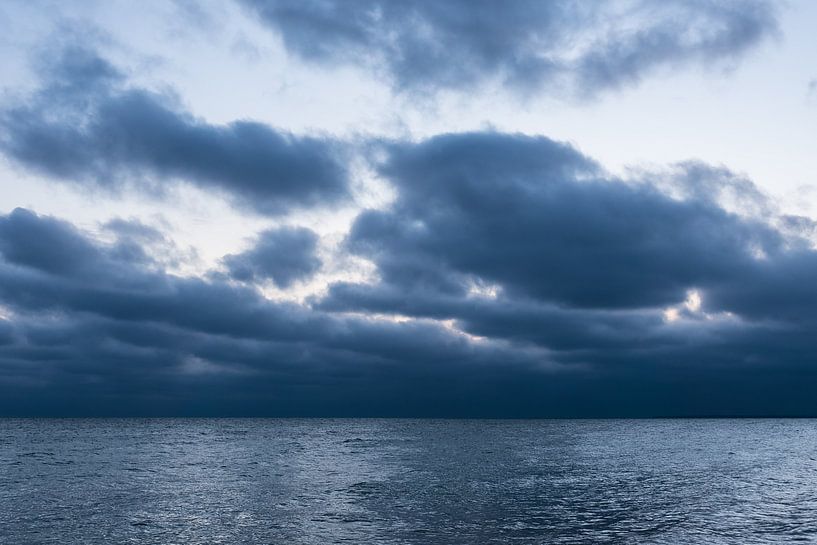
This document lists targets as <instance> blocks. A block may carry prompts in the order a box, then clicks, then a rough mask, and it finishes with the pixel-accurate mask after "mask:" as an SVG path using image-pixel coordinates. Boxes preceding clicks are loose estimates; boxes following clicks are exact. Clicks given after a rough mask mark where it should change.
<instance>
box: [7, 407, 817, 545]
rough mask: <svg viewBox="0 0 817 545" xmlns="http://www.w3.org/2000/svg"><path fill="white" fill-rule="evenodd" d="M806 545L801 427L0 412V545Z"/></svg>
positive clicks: (815, 455)
mask: <svg viewBox="0 0 817 545" xmlns="http://www.w3.org/2000/svg"><path fill="white" fill-rule="evenodd" d="M794 542H817V421H812V420H647V421H633V420H611V421H446V420H209V419H202V420H174V419H166V420H165V419H162V420H2V419H0V543H3V544H14V545H22V544H27V543H60V544H74V543H105V544H116V543H157V544H158V543H161V544H171V543H179V544H197V543H229V544H233V543H259V544H260V543H276V544H277V543H280V544H290V543H292V544H297V543H309V544H324V543H361V544H366V543H378V544H381V543H383V544H386V543H418V544H434V543H463V544H479V543H672V544H677V543H696V544H697V543H740V544H748V543H794Z"/></svg>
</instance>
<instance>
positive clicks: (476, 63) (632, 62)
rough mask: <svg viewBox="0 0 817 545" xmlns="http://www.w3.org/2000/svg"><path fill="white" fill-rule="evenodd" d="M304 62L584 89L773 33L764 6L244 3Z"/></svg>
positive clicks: (622, 81) (412, 83) (737, 52)
mask: <svg viewBox="0 0 817 545" xmlns="http://www.w3.org/2000/svg"><path fill="white" fill-rule="evenodd" d="M241 3H242V4H243V5H244V6H245V7H246V8H247V9H248V11H250V12H251V13H253V14H254V15H256V16H257V17H258V18H259V19H260V20H261V21H262V22H263V23H264V24H266V25H268V26H269V27H270V28H272V29H274V30H275V31H276V32H277V33H279V34H280V35H281V38H282V39H283V43H284V45H285V47H286V48H287V49H288V50H289V51H291V52H292V53H294V54H296V55H298V56H300V57H301V58H303V59H306V60H309V61H316V62H322V63H327V64H329V63H333V64H334V63H338V62H340V63H349V64H355V65H362V66H366V67H372V68H374V69H375V70H377V71H382V72H384V73H385V75H386V76H387V77H388V78H389V79H390V81H391V83H392V85H393V86H394V88H396V89H398V90H400V91H434V90H438V89H455V90H457V89H468V88H471V87H473V86H474V85H475V84H480V83H482V82H484V81H486V80H491V79H494V78H499V80H501V81H502V82H503V83H505V84H506V85H508V86H510V87H512V88H516V89H521V90H525V91H533V90H540V91H544V92H548V93H562V92H567V93H575V94H577V95H579V96H592V95H595V94H597V93H599V92H602V91H604V90H607V89H611V88H618V87H621V86H623V85H626V84H629V83H633V82H637V81H638V80H640V79H641V78H642V77H643V76H645V75H647V74H649V73H650V72H652V71H654V70H656V69H658V68H662V67H668V66H678V65H685V64H692V63H699V64H704V65H706V64H708V63H711V62H718V61H730V60H733V59H735V58H737V57H739V56H741V55H742V54H744V53H745V52H746V51H748V50H749V49H751V48H752V47H753V46H755V45H757V44H758V43H759V42H761V41H762V40H763V39H765V38H767V37H768V36H769V35H771V34H773V33H774V32H775V31H776V29H777V17H776V8H777V6H776V5H775V4H773V3H771V2H767V1H762V0H759V1H755V0H747V1H725V2H724V1H720V2H717V1H713V0H704V1H698V2H684V1H654V0H640V1H637V2H634V3H628V4H623V3H613V2H585V1H575V0H572V1H566V2H540V1H529V0H514V1H511V2H494V1H491V0H484V1H483V0H479V1H476V0H456V1H447V2H437V1H433V0H428V1H426V0H420V1H414V2H397V1H391V0H365V1H357V2H342V1H337V0H318V1H315V0H308V1H301V0H241Z"/></svg>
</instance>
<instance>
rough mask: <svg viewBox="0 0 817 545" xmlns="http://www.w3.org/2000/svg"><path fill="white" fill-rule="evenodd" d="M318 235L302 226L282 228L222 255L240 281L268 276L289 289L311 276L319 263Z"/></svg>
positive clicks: (233, 274) (268, 232)
mask: <svg viewBox="0 0 817 545" xmlns="http://www.w3.org/2000/svg"><path fill="white" fill-rule="evenodd" d="M317 244H318V236H317V235H316V234H315V233H314V232H313V231H311V230H309V229H305V228H303V227H281V228H278V229H269V230H267V231H264V232H262V233H261V234H260V235H259V236H258V239H257V240H256V242H255V246H254V247H253V248H251V249H249V250H247V251H246V252H243V253H240V254H233V255H228V256H226V257H225V258H224V263H225V265H227V269H228V270H229V274H230V276H232V277H233V278H234V279H236V280H240V281H243V282H253V281H259V280H265V279H270V280H272V281H273V282H275V284H277V285H278V287H281V288H288V287H289V286H290V285H292V283H293V282H295V281H297V280H304V279H307V278H309V277H310V276H312V275H313V274H314V273H315V272H316V271H317V270H318V269H319V268H320V266H321V260H320V259H319V258H318V257H317V255H316V253H315V252H316V249H317Z"/></svg>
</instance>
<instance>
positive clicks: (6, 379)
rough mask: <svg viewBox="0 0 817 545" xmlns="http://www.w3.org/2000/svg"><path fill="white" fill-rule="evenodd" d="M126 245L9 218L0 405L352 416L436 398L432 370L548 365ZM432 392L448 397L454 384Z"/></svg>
mask: <svg viewBox="0 0 817 545" xmlns="http://www.w3.org/2000/svg"><path fill="white" fill-rule="evenodd" d="M34 240H37V241H39V242H38V243H37V244H31V242H32V241H34ZM118 245H119V242H115V243H112V244H106V243H102V242H99V241H97V240H94V239H93V238H91V237H89V236H88V235H87V234H86V233H84V232H82V231H80V230H78V229H77V228H76V227H74V226H72V225H71V224H69V223H67V222H64V221H62V220H59V219H56V218H52V217H48V216H39V215H37V214H35V213H33V212H31V211H28V210H24V209H17V210H15V211H13V212H12V213H10V214H8V215H6V216H3V217H2V218H0V255H1V256H2V258H1V259H0V301H2V305H3V308H4V309H7V310H8V314H9V316H10V317H8V318H3V320H2V322H0V326H2V327H0V393H2V395H0V398H2V401H0V413H2V414H19V413H20V412H23V413H29V414H155V412H156V411H159V412H160V413H161V412H162V411H168V413H170V414H180V413H183V414H219V413H221V414H223V411H236V412H238V413H240V414H253V413H256V414H332V413H336V414H343V411H348V410H349V406H354V404H355V403H357V402H360V403H362V405H361V407H365V406H366V400H369V401H371V403H372V405H371V406H370V408H371V410H375V411H383V412H384V413H391V414H401V411H404V412H403V413H402V414H407V413H406V412H405V411H409V412H410V411H411V410H413V409H412V407H413V408H416V407H418V405H417V402H409V403H408V406H406V407H404V408H402V409H401V403H403V402H400V403H398V404H397V405H395V404H394V403H393V400H394V399H403V400H404V401H405V400H407V399H411V398H417V399H419V398H421V397H423V396H424V395H427V393H428V390H427V389H423V390H417V391H415V388H416V387H417V386H418V385H420V384H422V382H423V381H424V380H426V378H427V377H428V376H434V377H437V378H438V379H439V380H440V381H442V382H445V383H450V382H451V381H455V380H456V379H457V376H459V375H460V374H461V373H463V372H464V370H465V369H471V373H472V374H473V375H474V376H482V377H486V376H490V375H491V374H492V373H494V372H496V369H495V366H496V362H502V365H503V366H506V367H515V368H516V369H518V370H519V371H520V372H532V369H534V368H536V367H541V366H542V365H543V362H542V360H541V357H542V354H536V353H535V351H533V350H518V349H512V348H510V347H509V346H507V345H506V344H505V343H501V342H499V343H490V342H487V343H473V342H471V341H469V340H468V339H466V338H465V337H463V336H462V335H460V334H457V333H455V332H451V331H450V330H448V329H447V328H445V327H443V326H441V325H440V324H435V323H433V322H430V321H423V320H418V321H411V322H409V323H405V322H404V323H397V322H394V321H390V320H373V319H369V318H367V317H349V316H342V315H338V316H336V315H333V314H330V313H326V312H322V311H314V310H311V309H309V308H307V307H303V306H300V305H295V304H290V303H281V302H275V301H270V300H267V299H265V298H264V297H262V296H261V295H260V294H259V292H257V291H256V290H255V289H253V288H252V287H250V286H238V285H232V284H229V283H226V282H224V281H222V280H220V279H219V278H218V277H212V278H210V279H197V278H185V277H179V276H175V275H172V274H169V273H166V272H163V271H161V270H156V269H155V268H153V267H150V266H148V264H146V263H144V262H143V261H142V260H132V259H129V258H127V255H126V254H123V252H120V251H118ZM417 339H423V342H422V343H418V342H417ZM526 369H528V370H529V371H525V370H526ZM480 380H485V379H484V378H483V379H480ZM477 386H479V381H477V383H476V384H475V387H477ZM438 388H442V386H439V387H434V388H433V390H437V389H438ZM432 398H434V399H435V401H434V402H435V403H437V404H438V405H439V404H440V403H442V404H443V405H444V404H445V397H444V396H443V395H442V390H440V391H439V392H438V393H435V394H433V395H432ZM32 403H33V404H32ZM350 403H351V405H350ZM344 407H345V408H344ZM357 410H359V409H357ZM337 411H340V412H337Z"/></svg>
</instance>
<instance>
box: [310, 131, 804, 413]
mask: <svg viewBox="0 0 817 545" xmlns="http://www.w3.org/2000/svg"><path fill="white" fill-rule="evenodd" d="M383 151H384V153H385V156H386V158H385V160H384V161H383V162H382V163H381V164H380V165H379V167H378V168H379V172H380V174H381V175H382V176H384V177H385V178H386V179H388V180H389V181H390V182H391V183H392V184H393V185H394V186H395V188H396V190H397V195H398V196H397V200H396V201H395V202H394V203H393V205H392V206H391V207H389V208H388V209H386V210H369V211H365V212H364V213H362V214H361V215H360V216H359V217H358V219H357V220H356V222H355V224H354V225H353V227H352V230H351V232H350V234H349V236H348V238H347V241H346V243H345V244H346V246H347V248H348V249H349V251H351V252H354V253H356V254H357V255H359V256H361V257H365V258H368V259H370V260H372V261H373V262H374V263H375V264H376V265H377V268H378V274H379V278H380V279H379V281H377V282H375V283H374V284H355V283H348V282H340V283H335V284H333V285H332V286H330V288H329V290H328V293H327V295H326V296H325V297H322V298H316V299H315V300H314V301H313V302H314V305H315V306H316V308H319V309H322V310H326V311H331V312H357V313H376V314H379V315H384V314H385V315H389V314H397V315H402V316H410V317H416V318H430V319H434V320H438V321H441V322H448V323H451V324H452V326H453V327H454V328H456V329H459V330H461V331H463V332H464V333H466V334H467V335H471V336H473V337H475V338H484V339H491V340H494V341H496V340H505V341H508V342H511V343H512V344H513V345H514V346H535V347H537V348H539V349H545V350H547V351H548V354H549V358H550V359H552V360H553V361H555V362H559V363H561V364H564V365H574V366H589V367H590V368H592V369H593V372H592V373H591V375H592V376H594V377H596V378H597V379H599V380H602V379H601V377H606V378H605V379H603V380H604V381H606V380H612V381H618V380H633V381H636V382H639V383H641V384H646V383H651V384H652V381H657V382H658V383H664V381H677V382H678V383H679V384H682V383H685V384H688V385H689V384H692V383H695V384H699V385H700V384H703V383H705V382H706V381H707V380H712V381H714V382H712V383H709V384H707V386H706V388H710V387H712V388H715V386H713V385H714V384H720V385H721V387H726V386H724V384H725V381H728V380H730V379H729V377H730V373H750V374H754V373H757V374H759V375H762V376H764V377H766V379H770V377H775V378H773V379H770V380H779V379H780V377H778V376H777V374H778V373H782V374H786V373H792V374H793V375H798V374H799V373H807V374H810V373H812V372H813V369H812V367H811V364H810V363H809V361H810V360H811V358H813V355H814V351H815V348H817V346H815V345H814V343H813V341H812V340H811V339H812V337H813V331H814V326H815V319H816V318H817V313H815V312H814V310H813V309H814V308H817V307H815V303H817V289H815V288H814V287H813V285H812V284H813V283H811V282H809V281H807V278H808V277H810V276H812V275H814V274H817V251H815V250H814V249H813V247H812V246H811V244H810V243H809V242H808V240H807V239H805V238H802V237H801V236H800V234H799V232H798V230H796V229H794V230H792V229H788V228H787V229H786V230H785V231H781V230H778V228H776V227H775V225H777V224H782V225H786V224H787V223H790V222H787V220H786V218H785V217H782V218H777V217H776V216H774V215H773V207H772V206H771V205H770V204H769V203H768V202H763V196H762V194H761V193H760V192H759V191H758V190H757V189H756V188H755V187H754V186H753V185H752V184H751V182H750V181H748V180H746V179H745V178H743V177H740V176H737V175H734V174H732V173H730V172H729V171H727V170H725V169H723V168H708V167H706V166H705V165H702V164H700V163H685V164H681V165H678V166H676V168H675V169H674V170H673V172H672V184H670V185H668V184H667V183H666V180H656V181H655V183H650V181H649V180H647V179H644V178H639V179H637V180H621V179H617V178H615V177H612V176H610V175H609V174H606V173H605V172H604V171H603V170H602V169H601V168H600V167H599V166H598V165H597V164H596V163H595V162H594V161H592V160H591V159H589V158H587V157H585V156H583V155H582V154H580V153H579V152H577V151H576V150H575V149H573V148H572V147H570V146H568V145H565V144H562V143H559V142H555V141H552V140H549V139H547V138H543V137H529V136H523V135H514V134H503V133H494V132H483V133H466V134H449V135H441V136H437V137H433V138H430V139H428V140H425V141H421V142H419V143H406V142H390V143H385V144H384V146H383ZM670 188H673V189H674V191H673V192H672V193H668V192H667V190H668V189H670ZM736 194H737V195H736ZM724 197H727V198H726V200H728V201H731V202H732V204H734V205H735V207H736V208H738V209H739V212H740V213H738V211H735V212H729V211H727V210H726V209H725V208H724V207H723V206H722V205H721V204H720V201H721V200H723V199H724ZM713 374H715V375H719V376H716V377H715V376H712V375H713ZM613 377H616V378H613ZM625 377H627V378H626V379H625ZM648 377H649V378H648ZM705 377H706V378H705ZM735 380H736V379H735ZM641 381H647V382H646V383H645V382H641ZM699 381H700V382H699ZM557 382H558V380H557ZM585 386H586V385H585ZM650 387H659V386H658V385H657V384H652V385H651V386H650ZM701 387H703V386H701ZM740 388H744V389H746V390H745V391H749V390H752V389H753V388H755V386H754V385H752V384H751V381H748V382H746V383H743V384H741V385H740ZM626 391H627V395H630V396H632V401H631V403H632V404H634V405H638V406H641V407H642V409H644V405H642V403H644V402H645V399H644V398H643V397H642V396H641V395H639V394H637V393H635V392H633V391H632V390H631V388H630V386H628V387H627V388H626ZM673 395H674V394H673ZM781 395H782V394H781ZM602 397H603V395H602ZM738 397H739V396H738ZM696 399H697V401H696V403H698V405H697V409H696V410H697V411H698V414H706V413H707V411H710V410H715V409H713V408H712V407H714V405H717V403H714V404H713V405H711V406H710V408H709V409H705V408H704V406H705V405H707V403H709V402H708V401H706V402H704V401H701V400H700V399H699V398H696ZM732 401H735V400H734V399H733V400H732ZM653 402H654V403H655V404H654V405H651V406H652V409H651V410H656V408H657V407H658V406H659V405H661V403H660V402H659V401H657V400H653ZM735 402H736V401H735ZM742 402H745V403H746V405H740V404H738V405H737V406H735V405H732V407H733V408H732V409H731V410H738V409H737V408H735V407H740V410H743V409H747V410H754V409H757V410H760V409H759V408H758V407H759V405H756V404H752V403H751V402H749V401H747V400H746V399H744V400H743V401H742ZM622 403H625V402H623V401H622ZM668 403H669V402H668ZM674 403H675V405H672V404H670V406H672V409H671V410H675V409H679V408H680V407H681V406H682V405H685V404H686V403H687V402H681V401H679V400H678V399H677V398H676V399H675V401H674ZM689 403H692V402H689ZM730 403H731V402H730ZM736 403H737V402H736ZM625 404H626V403H625ZM693 404H694V403H693ZM648 405H649V404H648ZM661 406H663V405H661ZM798 407H800V409H798V410H804V411H806V412H808V411H809V410H812V409H811V408H808V407H811V405H809V404H808V403H806V404H805V405H799V404H798ZM720 410H723V407H721V409H718V411H720ZM693 412H694V411H693ZM716 412H717V411H716ZM727 412H728V411H727ZM761 412H762V411H761Z"/></svg>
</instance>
